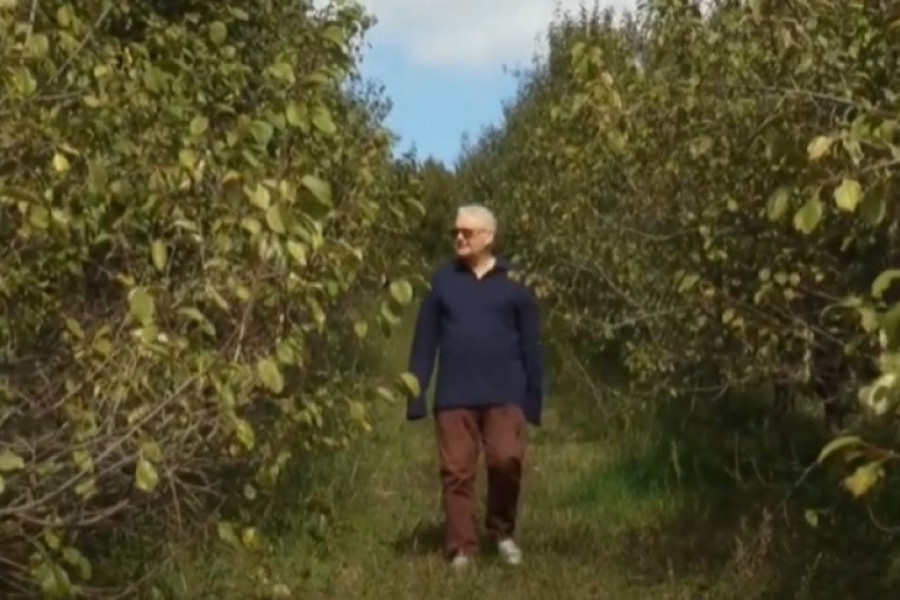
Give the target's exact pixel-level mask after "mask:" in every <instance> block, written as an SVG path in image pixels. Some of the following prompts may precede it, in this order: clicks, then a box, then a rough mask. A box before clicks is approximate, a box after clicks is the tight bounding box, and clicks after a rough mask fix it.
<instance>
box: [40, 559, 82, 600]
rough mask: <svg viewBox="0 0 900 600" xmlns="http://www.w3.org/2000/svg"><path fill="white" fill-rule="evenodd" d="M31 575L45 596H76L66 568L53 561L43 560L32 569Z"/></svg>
mask: <svg viewBox="0 0 900 600" xmlns="http://www.w3.org/2000/svg"><path fill="white" fill-rule="evenodd" d="M31 577H32V579H33V580H34V582H35V583H36V584H37V586H38V587H39V588H40V590H41V593H42V594H43V597H44V598H53V599H60V600H61V599H64V598H65V599H68V598H73V597H74V590H73V589H72V581H71V580H70V579H69V574H68V573H66V571H65V569H63V568H62V567H60V566H59V565H57V564H55V563H52V562H41V563H40V564H38V565H37V566H36V567H34V568H33V569H32V571H31Z"/></svg>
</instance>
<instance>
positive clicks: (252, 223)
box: [241, 217, 262, 235]
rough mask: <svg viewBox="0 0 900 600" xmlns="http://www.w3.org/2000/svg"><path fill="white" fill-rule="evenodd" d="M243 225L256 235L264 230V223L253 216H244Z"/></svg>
mask: <svg viewBox="0 0 900 600" xmlns="http://www.w3.org/2000/svg"><path fill="white" fill-rule="evenodd" d="M241 227H243V228H244V229H246V230H247V231H249V232H250V233H251V234H252V235H256V234H257V233H259V232H260V231H262V224H261V223H260V222H259V221H258V220H257V219H254V218H252V217H244V218H243V219H241Z"/></svg>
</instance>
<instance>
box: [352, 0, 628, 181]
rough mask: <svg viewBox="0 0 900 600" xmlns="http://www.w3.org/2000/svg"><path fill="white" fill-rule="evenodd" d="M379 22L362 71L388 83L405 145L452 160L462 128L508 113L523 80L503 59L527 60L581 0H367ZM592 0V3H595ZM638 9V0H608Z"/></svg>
mask: <svg viewBox="0 0 900 600" xmlns="http://www.w3.org/2000/svg"><path fill="white" fill-rule="evenodd" d="M360 1H361V2H362V4H363V5H364V6H365V7H366V8H367V9H368V10H369V12H371V13H373V14H374V15H375V16H376V18H377V19H378V23H377V24H376V25H375V27H374V28H373V29H372V30H371V31H370V32H369V33H368V36H367V46H368V49H367V50H366V52H365V55H364V58H363V63H362V66H361V67H362V74H363V76H364V77H366V78H368V79H372V80H375V81H377V82H379V83H381V84H383V85H384V86H385V88H386V89H385V93H386V94H387V95H388V96H389V97H390V98H391V101H392V102H393V110H392V111H391V114H390V116H389V117H388V126H389V127H390V128H391V129H392V130H393V131H394V132H395V133H396V134H397V135H399V136H400V144H399V147H398V152H404V151H406V150H408V149H409V148H410V147H411V146H413V145H415V147H416V150H417V154H418V156H419V158H423V159H424V158H425V157H427V156H433V157H435V158H437V159H439V160H443V161H444V162H445V163H446V164H447V165H448V166H452V165H453V163H454V161H455V159H456V157H457V155H458V152H459V149H460V142H461V139H462V135H463V133H465V132H468V134H469V136H470V137H471V138H472V139H473V140H474V139H476V138H477V137H478V134H479V132H480V131H481V129H482V128H483V127H484V126H486V125H488V124H491V123H498V122H500V119H501V118H502V103H503V101H504V100H509V99H511V98H513V97H514V95H515V90H516V87H517V82H516V79H515V77H514V76H513V74H512V73H508V72H506V73H505V72H504V69H503V67H504V65H505V66H508V67H510V68H512V69H515V68H520V67H527V66H528V65H530V64H531V61H532V59H533V57H534V55H535V54H536V53H537V54H540V53H541V52H542V51H543V36H544V32H545V31H546V28H547V26H548V25H549V24H550V22H551V21H552V20H553V16H554V14H555V12H556V11H557V10H558V9H563V10H570V9H577V8H578V7H579V6H580V5H581V4H582V0H360ZM592 3H593V2H592V1H591V2H589V4H592ZM600 4H601V5H605V6H613V7H615V8H617V9H621V8H622V7H626V8H630V9H633V8H634V0H606V1H605V2H604V1H602V0H601V2H600Z"/></svg>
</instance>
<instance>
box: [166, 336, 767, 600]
mask: <svg viewBox="0 0 900 600" xmlns="http://www.w3.org/2000/svg"><path fill="white" fill-rule="evenodd" d="M408 336H409V332H408V325H407V327H406V331H403V332H400V334H399V335H397V336H396V337H394V338H393V339H392V340H389V341H387V342H385V344H384V347H383V351H382V352H381V353H380V355H381V357H382V368H384V369H385V370H386V372H396V371H398V370H402V368H403V366H404V363H405V356H406V349H407V343H408ZM569 393H571V394H574V393H575V392H569ZM589 406H590V402H584V399H583V398H574V397H567V396H566V395H565V394H564V393H563V392H558V393H557V395H556V396H554V397H553V398H551V399H550V404H549V406H548V414H547V419H546V426H545V427H544V428H542V429H540V430H533V432H532V441H531V444H530V446H529V451H528V455H527V459H526V473H525V479H524V490H523V498H522V505H521V514H520V528H519V535H518V537H519V540H520V543H521V545H522V547H523V550H524V551H525V553H526V555H525V562H524V564H523V565H522V566H521V567H520V568H518V569H509V568H506V567H504V566H502V565H501V564H499V562H498V561H497V560H496V557H494V556H492V555H491V553H490V552H489V551H488V550H487V549H486V551H485V552H484V553H483V554H482V555H481V556H480V557H479V558H478V560H477V562H476V565H475V568H474V570H473V571H472V572H470V573H468V574H455V573H451V572H450V570H449V568H448V565H447V563H446V562H445V560H444V559H443V558H442V556H441V552H440V550H441V539H442V531H441V513H440V505H439V502H440V489H439V482H438V476H437V473H438V470H437V469H438V467H437V457H436V451H435V450H436V449H435V442H434V437H433V423H432V422H431V421H430V420H429V421H426V422H419V423H414V424H410V423H407V422H405V420H404V410H403V407H402V406H399V405H395V406H387V405H385V406H382V407H380V409H379V410H377V411H376V415H377V419H376V427H375V429H374V431H373V432H372V433H371V434H370V435H369V436H368V437H367V438H366V439H364V440H362V441H361V442H360V443H359V444H358V446H357V447H356V448H355V450H354V451H352V452H349V453H347V454H344V455H339V456H336V457H334V458H332V459H329V460H325V461H323V462H321V463H319V464H318V466H317V467H316V469H314V470H313V471H312V472H310V473H309V474H308V478H309V479H310V480H312V481H314V483H315V490H316V497H317V498H318V500H319V505H321V506H323V507H324V508H322V509H320V510H312V511H311V510H309V509H308V508H306V509H304V508H302V507H303V506H305V505H304V504H303V503H302V502H299V501H298V502H286V503H285V506H287V507H288V508H286V509H285V512H284V513H283V514H280V515H278V519H276V522H275V523H274V524H273V523H270V524H269V526H268V527H267V528H266V529H265V533H266V538H267V540H268V542H269V547H268V548H267V549H266V550H264V551H261V552H257V553H252V552H247V551H235V550H231V549H228V548H225V547H224V546H223V545H222V544H219V543H216V542H214V541H213V542H207V543H202V544H198V545H195V547H194V548H193V550H191V551H184V552H182V553H181V554H179V558H178V559H177V560H176V561H175V563H174V564H173V567H172V568H171V569H169V571H168V574H167V576H166V577H165V578H163V585H161V589H163V588H164V590H165V593H164V594H163V595H164V596H165V597H170V598H179V599H181V598H183V599H188V598H191V599H193V598H221V599H223V600H228V599H232V598H233V599H235V600H238V599H241V600H243V599H252V598H271V597H277V595H276V591H280V592H281V593H286V592H287V590H290V593H289V594H287V595H284V596H282V597H286V598H304V599H306V598H309V599H327V598H335V599H345V598H359V599H367V598H372V599H376V598H384V599H391V598H410V599H416V600H419V599H423V598H428V599H431V598H441V599H453V598H472V597H475V596H480V595H484V597H487V598H519V599H532V598H533V599H543V598H573V599H575V598H577V599H585V598H591V599H593V598H615V599H630V598H635V599H650V600H652V599H656V598H659V599H663V598H665V599H673V600H674V599H682V598H684V599H688V598H690V599H694V598H701V597H711V598H712V597H724V596H728V594H725V595H723V596H720V595H718V594H716V593H714V592H715V590H716V589H718V588H717V586H718V587H719V588H721V587H722V586H725V587H730V586H731V583H730V581H726V580H725V578H724V577H719V576H718V575H716V574H714V575H712V577H710V576H708V575H703V574H702V573H701V574H698V573H696V572H692V571H691V570H690V569H682V570H681V572H679V573H676V572H675V571H674V570H673V569H674V568H675V567H673V563H672V560H671V558H672V557H671V556H669V555H668V552H669V550H667V549H666V548H665V547H662V546H659V544H658V542H657V537H658V536H657V534H658V533H659V532H660V531H661V530H662V529H663V528H664V527H665V526H667V525H668V524H669V523H671V522H672V521H673V520H676V519H677V518H678V515H679V513H680V512H681V511H682V509H684V508H685V505H686V503H687V502H688V498H687V497H686V496H685V494H684V493H683V492H681V491H679V490H678V488H676V487H674V486H673V485H672V483H671V481H670V479H671V478H670V477H669V476H668V475H667V467H666V465H665V464H664V463H662V464H661V463H660V461H659V460H658V459H655V458H653V456H654V455H653V454H652V453H648V452H642V451H641V445H640V444H627V443H624V442H625V440H619V442H617V443H614V442H612V441H610V439H608V438H598V439H585V436H584V435H581V434H580V433H579V432H580V431H582V430H583V429H584V422H583V420H584V419H586V418H595V415H594V416H592V415H588V414H585V407H589ZM576 407H581V408H577V409H576ZM484 483H485V482H484V470H483V464H482V470H481V471H480V472H479V488H480V494H479V497H480V498H482V499H483V498H484V489H485V486H484ZM300 487H303V486H299V484H298V490H296V491H294V492H292V493H295V494H296V495H297V497H298V498H299V497H300V496H299V495H300V494H301V491H300V489H299V488H300ZM481 508H482V507H480V511H481ZM480 514H483V512H480ZM657 546H658V547H657ZM645 552H650V553H651V554H652V553H653V552H656V553H657V554H659V556H657V557H655V558H652V559H650V558H648V556H645ZM660 556H661V558H660ZM675 558H677V556H676V557H675ZM723 582H724V583H723ZM739 595H740V594H739ZM740 597H742V598H749V597H751V596H749V595H746V594H744V595H740Z"/></svg>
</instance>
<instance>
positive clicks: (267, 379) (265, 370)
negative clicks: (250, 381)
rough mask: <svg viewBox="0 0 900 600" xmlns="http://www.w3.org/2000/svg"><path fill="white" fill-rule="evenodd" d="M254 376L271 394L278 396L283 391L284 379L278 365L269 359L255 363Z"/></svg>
mask: <svg viewBox="0 0 900 600" xmlns="http://www.w3.org/2000/svg"><path fill="white" fill-rule="evenodd" d="M256 374H257V377H258V378H259V381H260V383H262V384H263V385H264V386H266V387H267V388H268V389H269V390H271V391H272V392H273V393H275V394H280V393H281V391H282V390H283V389H284V377H283V376H282V375H281V370H280V369H279V368H278V363H277V362H276V361H274V360H272V359H271V358H262V359H260V360H259V361H258V362H257V363H256Z"/></svg>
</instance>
